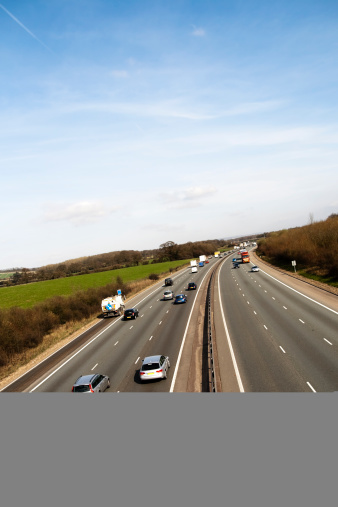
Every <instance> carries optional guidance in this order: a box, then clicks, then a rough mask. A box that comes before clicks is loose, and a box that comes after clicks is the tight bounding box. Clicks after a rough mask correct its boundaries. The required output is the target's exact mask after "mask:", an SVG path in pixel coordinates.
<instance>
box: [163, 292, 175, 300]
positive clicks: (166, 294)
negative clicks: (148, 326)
mask: <svg viewBox="0 0 338 507" xmlns="http://www.w3.org/2000/svg"><path fill="white" fill-rule="evenodd" d="M166 299H174V293H173V291H172V290H166V291H165V292H164V294H163V300H164V301H165V300H166Z"/></svg>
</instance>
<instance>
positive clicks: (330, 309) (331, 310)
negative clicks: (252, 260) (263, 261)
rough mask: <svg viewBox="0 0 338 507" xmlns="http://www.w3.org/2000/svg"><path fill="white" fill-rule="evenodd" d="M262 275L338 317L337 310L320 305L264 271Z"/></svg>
mask: <svg viewBox="0 0 338 507" xmlns="http://www.w3.org/2000/svg"><path fill="white" fill-rule="evenodd" d="M261 273H264V274H265V275H266V276H269V277H270V278H272V279H273V280H275V281H276V282H278V283H280V284H281V285H284V287H287V288H288V289H290V290H293V292H296V293H297V294H299V295H300V296H303V297H304V298H306V299H309V300H310V301H312V302H313V303H316V305H319V306H322V307H323V308H325V309H326V310H329V311H330V312H333V313H335V314H336V315H338V312H336V310H333V309H332V308H329V307H328V306H325V305H323V304H322V303H319V302H318V301H316V300H315V299H312V298H310V297H309V296H305V294H303V293H302V292H299V291H298V290H296V289H293V288H292V287H290V285H287V284H286V283H284V282H281V281H280V280H277V278H275V277H274V276H272V275H269V273H267V272H266V271H263V270H262V269H261Z"/></svg>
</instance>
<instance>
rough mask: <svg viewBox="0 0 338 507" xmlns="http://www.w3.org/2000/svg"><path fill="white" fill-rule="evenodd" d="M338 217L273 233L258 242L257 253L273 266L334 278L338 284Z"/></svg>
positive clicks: (332, 216)
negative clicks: (294, 264) (292, 265)
mask: <svg viewBox="0 0 338 507" xmlns="http://www.w3.org/2000/svg"><path fill="white" fill-rule="evenodd" d="M337 247H338V214H332V215H330V216H329V217H328V218H327V219H326V220H322V221H318V222H313V223H310V224H309V225H305V226H303V227H296V228H293V229H287V230H282V231H278V232H271V233H269V234H267V237H266V238H265V239H262V240H260V241H259V243H258V249H257V253H258V255H260V256H264V257H266V258H267V260H269V261H270V262H271V263H273V264H277V265H280V266H281V265H284V266H285V267H289V268H290V267H291V261H293V260H295V261H296V263H297V270H299V269H304V270H306V271H307V272H309V273H312V274H318V275H320V276H323V277H330V278H332V281H338V252H337Z"/></svg>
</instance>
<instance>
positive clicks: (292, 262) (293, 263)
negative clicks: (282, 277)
mask: <svg viewBox="0 0 338 507" xmlns="http://www.w3.org/2000/svg"><path fill="white" fill-rule="evenodd" d="M291 264H292V266H293V269H294V270H295V273H296V261H291Z"/></svg>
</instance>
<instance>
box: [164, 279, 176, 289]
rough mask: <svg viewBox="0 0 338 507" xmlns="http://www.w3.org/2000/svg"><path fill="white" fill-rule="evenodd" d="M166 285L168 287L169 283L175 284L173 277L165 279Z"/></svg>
mask: <svg viewBox="0 0 338 507" xmlns="http://www.w3.org/2000/svg"><path fill="white" fill-rule="evenodd" d="M164 285H165V286H166V287H167V286H168V285H174V282H173V280H172V279H171V278H166V279H165V280H164Z"/></svg>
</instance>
